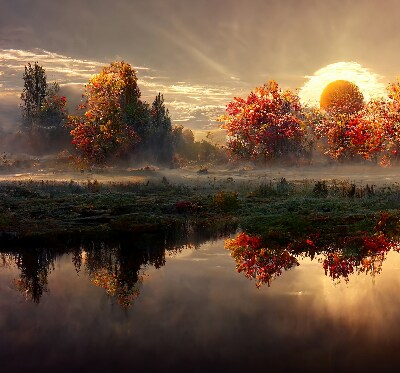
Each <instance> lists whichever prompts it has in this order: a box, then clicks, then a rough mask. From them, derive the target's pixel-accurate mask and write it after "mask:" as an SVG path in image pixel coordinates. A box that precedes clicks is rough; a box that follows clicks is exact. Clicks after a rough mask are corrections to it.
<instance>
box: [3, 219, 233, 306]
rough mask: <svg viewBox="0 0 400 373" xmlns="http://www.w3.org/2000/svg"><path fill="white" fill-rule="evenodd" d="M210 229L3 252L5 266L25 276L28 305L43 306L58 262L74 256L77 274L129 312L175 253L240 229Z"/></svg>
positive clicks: (19, 281)
mask: <svg viewBox="0 0 400 373" xmlns="http://www.w3.org/2000/svg"><path fill="white" fill-rule="evenodd" d="M214 228H215V227H205V228H204V229H198V230H197V231H196V232H194V231H193V230H191V229H190V227H188V226H187V225H185V226H183V227H182V229H176V227H175V229H174V230H173V231H171V232H169V231H168V232H166V234H165V236H163V235H162V236H159V235H138V236H136V237H131V238H130V239H126V237H125V239H118V240H115V241H112V242H108V243H105V242H95V241H91V242H89V243H88V242H86V243H81V244H80V245H78V246H77V245H75V246H70V247H64V248H57V249H55V248H22V249H13V250H7V251H2V252H0V266H2V267H16V268H17V269H18V270H19V271H20V275H19V277H18V278H16V279H15V280H14V288H15V289H17V290H18V291H19V292H21V293H22V294H23V295H24V296H25V299H26V300H27V301H32V302H34V303H39V302H40V300H41V298H42V296H43V294H44V293H45V292H48V291H49V287H48V276H49V274H50V273H51V272H52V271H53V270H54V268H55V262H56V260H57V258H59V257H61V256H62V255H65V254H68V255H70V256H71V258H72V263H73V265H74V267H75V270H76V272H77V273H79V272H81V271H82V272H83V273H85V274H86V275H87V276H88V277H89V280H90V281H91V283H92V284H94V285H95V286H98V287H101V288H103V289H104V290H105V292H106V293H107V295H108V296H109V297H110V298H111V300H112V301H115V302H116V303H117V304H118V305H120V306H121V307H122V308H128V307H130V306H131V305H132V304H133V303H134V300H135V299H136V298H137V297H138V296H139V294H140V287H141V285H142V282H143V280H144V273H145V270H146V267H148V266H154V267H155V268H160V267H162V266H163V265H165V256H166V251H167V252H168V253H169V254H171V253H174V252H179V251H181V250H182V248H184V247H188V246H189V247H197V246H199V245H200V244H202V243H203V242H206V241H208V240H210V239H215V238H219V237H221V236H223V237H226V236H227V235H228V234H229V233H232V231H235V230H236V226H222V227H218V229H214Z"/></svg>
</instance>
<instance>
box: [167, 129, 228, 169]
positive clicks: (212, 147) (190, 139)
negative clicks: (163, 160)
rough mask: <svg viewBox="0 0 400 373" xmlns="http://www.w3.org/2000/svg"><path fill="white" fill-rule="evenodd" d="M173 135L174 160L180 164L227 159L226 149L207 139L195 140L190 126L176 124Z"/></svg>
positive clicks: (223, 161)
mask: <svg viewBox="0 0 400 373" xmlns="http://www.w3.org/2000/svg"><path fill="white" fill-rule="evenodd" d="M171 136H172V146H173V151H174V161H175V163H176V164H178V165H179V166H183V165H185V164H186V163H188V162H201V163H205V162H212V163H219V162H220V163H225V162H226V161H227V156H226V151H225V149H223V148H222V147H220V146H218V145H216V144H213V143H211V142H209V141H207V140H201V141H195V139H194V134H193V131H192V130H191V129H189V128H184V127H183V126H182V125H175V126H173V128H172V132H171Z"/></svg>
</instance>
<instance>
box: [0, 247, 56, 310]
mask: <svg viewBox="0 0 400 373" xmlns="http://www.w3.org/2000/svg"><path fill="white" fill-rule="evenodd" d="M0 255H1V259H2V265H3V266H4V267H10V266H16V267H17V268H18V269H19V270H20V271H21V274H20V276H19V278H17V279H15V280H14V286H15V288H16V289H17V290H18V291H20V292H21V293H22V294H24V295H25V298H26V300H32V301H33V302H35V303H39V301H40V298H41V297H42V295H43V293H44V292H47V291H48V281H47V278H48V275H49V274H50V272H51V271H52V270H53V269H54V263H55V259H56V256H57V254H56V253H55V252H54V251H53V250H51V249H40V250H39V249H29V250H23V251H19V252H17V253H14V254H13V253H1V254H0Z"/></svg>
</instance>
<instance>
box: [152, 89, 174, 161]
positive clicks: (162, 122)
mask: <svg viewBox="0 0 400 373" xmlns="http://www.w3.org/2000/svg"><path fill="white" fill-rule="evenodd" d="M150 115H151V131H150V138H149V142H150V147H151V148H152V150H153V151H154V153H155V156H156V159H157V161H164V162H165V161H166V162H169V161H170V160H171V159H172V124H171V118H170V116H169V111H168V109H167V108H166V107H165V104H164V97H163V95H162V94H161V93H159V94H158V95H157V96H156V98H155V99H154V101H153V104H152V105H151V108H150Z"/></svg>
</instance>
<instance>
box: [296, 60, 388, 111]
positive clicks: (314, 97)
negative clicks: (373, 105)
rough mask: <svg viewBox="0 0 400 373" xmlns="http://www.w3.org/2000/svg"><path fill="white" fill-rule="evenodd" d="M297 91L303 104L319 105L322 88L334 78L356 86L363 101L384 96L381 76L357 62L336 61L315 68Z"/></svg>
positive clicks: (384, 88) (384, 91)
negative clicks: (317, 68)
mask: <svg viewBox="0 0 400 373" xmlns="http://www.w3.org/2000/svg"><path fill="white" fill-rule="evenodd" d="M307 78H308V81H307V82H306V83H305V84H304V85H303V87H302V88H301V89H300V91H299V97H300V100H301V102H302V103H303V104H306V105H310V106H319V100H320V97H321V93H322V91H323V90H324V88H325V87H326V86H327V85H328V84H329V83H331V82H333V81H335V80H347V81H349V82H351V83H354V84H356V85H357V86H358V88H359V89H360V91H361V93H362V94H363V96H364V99H365V101H369V100H370V99H373V98H379V97H385V96H386V87H385V84H383V83H382V80H383V77H382V76H380V75H378V74H376V73H374V72H371V71H370V70H369V69H367V68H366V67H363V66H361V65H360V64H359V63H357V62H337V63H333V64H330V65H327V66H325V67H323V68H321V69H319V70H317V71H316V72H315V73H314V74H313V75H312V76H307Z"/></svg>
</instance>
